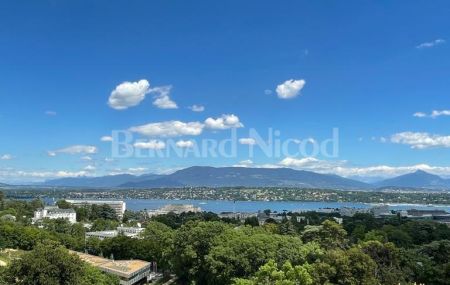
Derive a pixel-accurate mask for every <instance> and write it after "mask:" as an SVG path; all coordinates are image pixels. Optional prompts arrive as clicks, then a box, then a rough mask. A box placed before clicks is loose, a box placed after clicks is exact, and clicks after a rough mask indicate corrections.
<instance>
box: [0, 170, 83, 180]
mask: <svg viewBox="0 0 450 285" xmlns="http://www.w3.org/2000/svg"><path fill="white" fill-rule="evenodd" d="M89 175H90V173H89V172H88V171H86V170H80V171H66V170H58V171H24V170H14V169H8V170H4V169H0V179H1V180H2V181H16V182H18V183H24V182H25V181H33V182H39V181H43V180H46V179H54V178H67V177H78V176H89Z"/></svg>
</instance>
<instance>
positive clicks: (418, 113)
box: [413, 112, 427, 118]
mask: <svg viewBox="0 0 450 285" xmlns="http://www.w3.org/2000/svg"><path fill="white" fill-rule="evenodd" d="M413 116H414V117H416V118H425V117H426V116H427V114H425V113H423V112H416V113H414V114H413Z"/></svg>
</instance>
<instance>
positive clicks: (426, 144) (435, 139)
mask: <svg viewBox="0 0 450 285" xmlns="http://www.w3.org/2000/svg"><path fill="white" fill-rule="evenodd" d="M391 142H392V143H396V144H405V145H409V146H411V148H414V149H425V148H432V147H445V148H447V147H450V136H441V135H434V134H429V133H423V132H422V133H421V132H402V133H397V134H394V135H392V136H391Z"/></svg>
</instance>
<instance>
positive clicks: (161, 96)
mask: <svg viewBox="0 0 450 285" xmlns="http://www.w3.org/2000/svg"><path fill="white" fill-rule="evenodd" d="M171 89H172V86H161V87H155V88H152V89H150V92H152V93H158V95H156V96H155V101H153V105H155V106H156V107H158V108H160V109H178V106H177V103H175V102H174V101H173V100H172V99H170V96H169V95H170V90H171Z"/></svg>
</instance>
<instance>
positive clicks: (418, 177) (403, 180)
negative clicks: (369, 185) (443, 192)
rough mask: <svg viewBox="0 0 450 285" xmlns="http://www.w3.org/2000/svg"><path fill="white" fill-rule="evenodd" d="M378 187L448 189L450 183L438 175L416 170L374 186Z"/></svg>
mask: <svg viewBox="0 0 450 285" xmlns="http://www.w3.org/2000/svg"><path fill="white" fill-rule="evenodd" d="M375 185H376V186H379V187H389V186H391V187H410V188H430V189H434V188H450V181H449V180H446V179H443V178H441V177H440V176H438V175H435V174H431V173H429V172H426V171H424V170H421V169H418V170H416V171H415V172H412V173H408V174H404V175H400V176H397V177H394V178H390V179H386V180H383V181H380V182H378V183H376V184H375Z"/></svg>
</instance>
